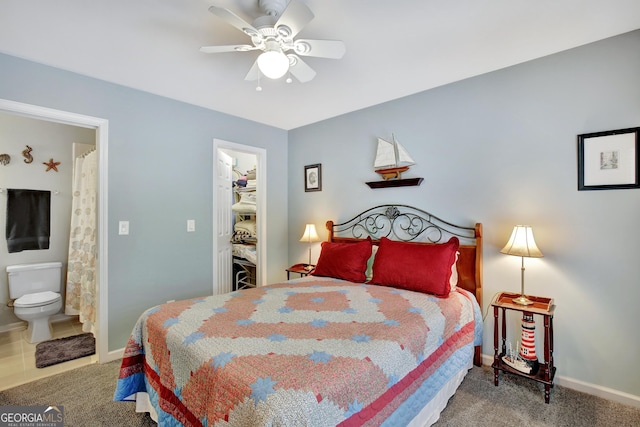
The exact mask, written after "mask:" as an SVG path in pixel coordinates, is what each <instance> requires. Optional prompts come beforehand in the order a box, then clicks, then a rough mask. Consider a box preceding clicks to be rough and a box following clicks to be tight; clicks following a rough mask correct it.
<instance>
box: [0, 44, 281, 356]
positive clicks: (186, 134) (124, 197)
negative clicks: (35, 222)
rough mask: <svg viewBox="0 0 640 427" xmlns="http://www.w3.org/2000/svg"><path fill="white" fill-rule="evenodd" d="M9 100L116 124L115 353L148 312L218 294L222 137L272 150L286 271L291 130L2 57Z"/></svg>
mask: <svg viewBox="0 0 640 427" xmlns="http://www.w3.org/2000/svg"><path fill="white" fill-rule="evenodd" d="M0 98H4V99H9V100H12V101H18V102H22V103H27V104H33V105H38V106H43V107H48V108H54V109H57V110H62V111H69V112H73V113H78V114H82V115H86V116H93V117H99V118H102V119H107V120H108V121H109V140H108V159H109V160H108V162H109V165H108V167H109V171H108V186H109V195H108V201H109V209H108V218H109V236H108V243H109V250H108V254H106V256H107V257H108V265H109V271H108V279H109V281H108V292H109V301H108V304H109V310H108V311H109V313H108V318H109V325H108V327H109V350H117V349H120V348H123V347H124V345H125V344H126V342H127V339H128V336H129V334H130V332H131V329H132V328H133V325H134V323H135V321H136V320H137V318H138V316H139V315H140V313H141V312H142V311H144V310H146V309H147V308H149V307H151V306H153V305H155V304H158V303H162V302H165V301H167V300H170V299H180V298H189V297H194V296H199V295H206V294H211V292H212V280H213V279H212V256H213V254H212V245H213V242H212V224H213V217H212V215H213V202H212V192H213V184H212V179H213V178H212V176H213V167H212V160H213V139H214V138H219V139H223V140H226V141H231V142H236V143H239V144H245V145H251V146H255V147H260V148H264V149H266V151H267V175H268V179H269V182H268V183H267V196H268V203H267V205H268V206H267V221H268V226H267V229H268V230H267V238H268V240H267V245H268V246H267V250H268V253H269V255H268V261H269V266H268V267H267V270H268V271H267V279H268V281H275V280H280V279H283V278H284V277H285V276H284V268H285V267H286V265H287V253H286V249H285V251H283V250H282V249H281V248H286V245H287V240H286V235H287V217H286V212H287V210H286V205H287V184H286V182H287V173H288V172H287V164H286V162H287V132H286V131H284V130H281V129H277V128H273V127H269V126H265V125H262V124H258V123H255V122H251V121H247V120H244V119H240V118H237V117H233V116H229V115H226V114H221V113H218V112H214V111H210V110H207V109H204V108H200V107H195V106H192V105H188V104H185V103H181V102H178V101H174V100H170V99H167V98H163V97H159V96H155V95H152V94H149V93H145V92H141V91H137V90H132V89H129V88H126V87H123V86H118V85H114V84H110V83H107V82H104V81H100V80H96V79H92V78H88V77H84V76H80V75H78V74H74V73H70V72H66V71H63V70H59V69H55V68H51V67H47V66H44V65H40V64H35V63H33V62H29V61H24V60H21V59H18V58H15V57H11V56H7V55H1V54H0ZM0 186H1V184H0ZM283 207H284V209H283ZM187 219H195V220H196V232H195V233H188V234H187V233H186V220H187ZM119 220H127V221H129V222H130V235H129V236H119V235H118V221H119ZM103 256H104V254H103Z"/></svg>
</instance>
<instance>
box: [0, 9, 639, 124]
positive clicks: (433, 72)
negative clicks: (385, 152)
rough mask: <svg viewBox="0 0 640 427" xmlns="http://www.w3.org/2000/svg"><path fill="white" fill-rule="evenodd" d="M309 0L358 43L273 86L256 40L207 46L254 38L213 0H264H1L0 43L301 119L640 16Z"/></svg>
mask: <svg viewBox="0 0 640 427" xmlns="http://www.w3.org/2000/svg"><path fill="white" fill-rule="evenodd" d="M299 1H303V2H304V3H306V4H307V5H308V6H309V8H310V9H311V10H312V11H313V13H314V14H315V19H314V20H312V21H311V22H310V23H309V24H308V25H307V26H306V27H305V28H304V29H303V30H302V31H301V32H300V34H299V36H298V37H303V38H311V39H337V40H342V41H344V43H345V45H346V48H347V53H346V54H345V56H344V57H343V58H342V59H339V60H334V59H321V58H305V61H306V62H307V63H308V64H309V65H310V66H311V67H312V68H314V69H315V71H316V72H317V73H318V74H317V76H316V77H315V79H314V80H312V81H311V82H308V83H299V82H297V81H295V80H294V83H292V84H286V83H285V82H284V79H280V80H277V81H265V80H267V79H262V86H263V90H262V91H261V92H257V91H256V90H255V87H256V83H255V82H248V81H245V80H244V77H245V75H246V73H247V72H248V70H249V68H250V67H251V65H252V64H253V61H254V60H255V58H256V57H257V55H258V53H257V52H255V51H254V52H234V53H224V54H204V53H201V52H199V48H200V47H201V46H206V45H217V44H244V43H249V42H250V41H249V38H248V37H247V36H245V35H244V34H243V33H242V32H240V31H239V30H237V29H236V28H234V27H232V26H230V25H228V24H227V23H226V22H224V21H222V20H221V19H220V18H218V17H217V16H214V15H213V14H211V13H209V12H208V11H207V9H208V7H209V6H210V5H213V4H215V5H216V6H220V7H225V8H228V9H230V10H232V11H234V12H235V13H236V14H238V15H240V16H241V17H243V18H244V19H245V20H247V21H248V22H252V21H253V19H254V18H255V17H257V16H258V9H257V0H207V1H205V0H102V1H100V0H55V1H42V0H2V1H0V52H3V53H6V54H9V55H14V56H17V57H21V58H25V59H29V60H33V61H36V62H40V63H43V64H47V65H52V66H54V67H58V68H62V69H65V70H70V71H74V72H76V73H80V74H84V75H87V76H91V77H95V78H98V79H102V80H107V81H110V82H114V83H118V84H121V85H124V86H128V87H132V88H136V89H140V90H143V91H147V92H151V93H155V94H158V95H162V96H166V97H169V98H173V99H177V100H181V101H184V102H188V103H191V104H195V105H199V106H202V107H206V108H210V109H212V110H216V111H221V112H225V113H228V114H232V115H234V116H239V117H244V118H247V119H250V120H254V121H257V122H261V123H266V124H269V125H272V126H275V127H278V128H282V129H293V128H296V127H299V126H303V125H306V124H309V123H314V122H317V121H320V120H323V119H327V118H330V117H334V116H337V115H340V114H344V113H347V112H350V111H354V110H358V109H361V108H365V107H368V106H370V105H375V104H379V103H381V102H385V101H389V100H392V99H396V98H399V97H402V96H406V95H410V94H413V93H417V92H421V91H424V90H427V89H430V88H433V87H436V86H440V85H443V84H447V83H450V82H453V81H457V80H460V79H464V78H467V77H471V76H474V75H478V74H482V73H486V72H489V71H493V70H497V69H500V68H504V67H507V66H510V65H514V64H518V63H521V62H524V61H528V60H531V59H534V58H539V57H542V56H546V55H549V54H552V53H555V52H559V51H562V50H566V49H570V48H572V47H576V46H580V45H583V44H586V43H590V42H593V41H596V40H600V39H604V38H607V37H611V36H614V35H617V34H622V33H625V32H628V31H632V30H635V29H638V28H640V0H535V1H533V0H393V1H391V0H387V1H382V0H299ZM639 48H640V46H639Z"/></svg>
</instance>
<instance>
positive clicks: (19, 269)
mask: <svg viewBox="0 0 640 427" xmlns="http://www.w3.org/2000/svg"><path fill="white" fill-rule="evenodd" d="M61 270H62V263H61V262H43V263H38V264H20V265H9V266H7V277H8V280H9V297H10V298H11V299H16V298H20V297H21V296H23V295H26V294H33V293H36V292H44V291H52V292H60V289H61V287H60V285H61V284H62V281H61V278H62V277H61V275H62V272H61Z"/></svg>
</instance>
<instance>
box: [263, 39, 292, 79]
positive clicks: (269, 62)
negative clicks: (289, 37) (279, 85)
mask: <svg viewBox="0 0 640 427" xmlns="http://www.w3.org/2000/svg"><path fill="white" fill-rule="evenodd" d="M266 45H267V49H266V50H265V52H264V53H262V54H260V56H258V68H260V71H261V72H262V74H264V75H265V76H267V77H268V78H270V79H279V78H280V77H282V76H284V75H285V74H286V73H287V71H289V58H287V55H285V54H284V53H283V52H282V49H280V45H279V44H278V43H277V42H271V41H268V42H266Z"/></svg>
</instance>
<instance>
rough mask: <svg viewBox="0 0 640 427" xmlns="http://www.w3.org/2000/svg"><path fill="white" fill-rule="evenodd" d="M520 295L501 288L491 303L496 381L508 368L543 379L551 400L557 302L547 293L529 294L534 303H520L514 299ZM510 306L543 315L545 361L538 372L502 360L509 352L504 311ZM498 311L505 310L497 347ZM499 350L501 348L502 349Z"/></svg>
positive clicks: (538, 380)
mask: <svg viewBox="0 0 640 427" xmlns="http://www.w3.org/2000/svg"><path fill="white" fill-rule="evenodd" d="M518 296H520V294H514V293H508V292H502V293H500V294H498V295H497V296H496V298H495V299H494V300H493V302H492V303H491V305H492V306H493V348H494V356H493V365H491V367H492V368H493V382H494V384H495V385H496V386H498V376H499V373H500V371H502V372H508V373H510V374H514V375H519V376H521V377H524V378H529V379H531V380H534V381H537V382H540V383H543V384H544V402H545V403H549V394H550V390H551V387H553V377H554V376H555V374H556V367H555V366H554V365H553V313H554V311H555V309H556V306H555V305H554V304H553V299H551V298H545V297H534V296H530V295H527V297H528V298H529V299H530V300H531V301H533V304H531V305H519V304H516V303H514V302H513V301H512V299H513V298H516V297H518ZM507 310H514V311H519V312H522V313H525V314H531V315H540V316H542V317H543V321H544V334H543V335H544V336H543V340H544V354H543V357H544V363H542V362H541V363H540V364H539V368H538V372H536V373H535V374H527V373H525V372H521V371H519V370H517V369H514V368H513V367H511V366H509V365H508V364H507V363H505V362H504V361H503V360H502V357H503V356H505V355H506V354H507V348H506V339H507V325H506V321H505V314H506V311H507ZM499 312H501V313H502V322H501V325H502V347H501V349H499V348H498V336H499V335H498V323H500V322H499V320H500V319H499V316H498V314H499ZM499 350H501V351H500V352H499Z"/></svg>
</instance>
